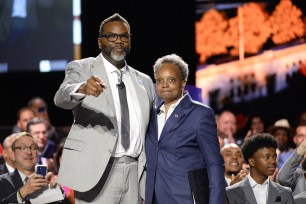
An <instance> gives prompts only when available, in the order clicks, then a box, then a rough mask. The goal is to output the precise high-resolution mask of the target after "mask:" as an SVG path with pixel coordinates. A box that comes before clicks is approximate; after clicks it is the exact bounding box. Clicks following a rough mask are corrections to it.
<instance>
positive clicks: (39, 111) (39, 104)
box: [28, 96, 63, 144]
mask: <svg viewBox="0 0 306 204" xmlns="http://www.w3.org/2000/svg"><path fill="white" fill-rule="evenodd" d="M28 106H30V107H31V108H33V110H34V111H35V112H36V116H37V117H40V118H43V119H44V120H45V121H46V125H47V130H48V138H49V139H50V140H52V141H53V142H54V143H55V144H59V143H60V142H61V141H62V140H63V138H62V136H61V135H60V134H59V132H58V130H57V129H56V128H55V126H53V124H52V123H51V120H50V118H49V112H48V105H47V102H46V100H45V99H43V98H41V97H39V96H35V97H33V98H32V99H30V100H29V102H28Z"/></svg>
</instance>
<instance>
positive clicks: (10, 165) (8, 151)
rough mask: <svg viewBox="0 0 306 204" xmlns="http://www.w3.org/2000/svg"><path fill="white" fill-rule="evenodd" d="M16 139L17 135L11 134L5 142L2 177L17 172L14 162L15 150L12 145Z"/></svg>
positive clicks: (1, 165)
mask: <svg viewBox="0 0 306 204" xmlns="http://www.w3.org/2000/svg"><path fill="white" fill-rule="evenodd" d="M15 138H16V134H15V133H14V134H11V135H9V136H7V137H6V138H5V139H4V141H3V152H2V153H3V160H4V163H3V164H0V175H1V174H5V173H8V172H13V171H14V170H15V164H14V161H13V150H12V143H13V142H14V140H15Z"/></svg>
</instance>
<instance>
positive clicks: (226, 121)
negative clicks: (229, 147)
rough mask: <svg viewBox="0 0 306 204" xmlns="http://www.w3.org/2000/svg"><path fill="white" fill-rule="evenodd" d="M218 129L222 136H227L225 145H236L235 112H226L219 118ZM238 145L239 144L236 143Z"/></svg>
mask: <svg viewBox="0 0 306 204" xmlns="http://www.w3.org/2000/svg"><path fill="white" fill-rule="evenodd" d="M217 128H218V132H221V133H220V134H222V133H223V134H225V135H226V138H224V144H229V143H236V139H235V134H236V132H237V119H236V116H235V114H234V113H233V112H231V111H229V110H224V111H223V112H222V113H220V115H219V116H218V117H217ZM236 144H237V143H236Z"/></svg>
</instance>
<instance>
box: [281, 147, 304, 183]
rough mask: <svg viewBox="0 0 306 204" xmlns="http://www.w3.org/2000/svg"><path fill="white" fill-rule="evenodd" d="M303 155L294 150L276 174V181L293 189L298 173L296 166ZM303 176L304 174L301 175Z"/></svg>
mask: <svg viewBox="0 0 306 204" xmlns="http://www.w3.org/2000/svg"><path fill="white" fill-rule="evenodd" d="M302 159H303V157H302V156H300V155H299V154H298V153H297V152H296V151H294V152H293V154H292V155H291V156H290V157H289V159H288V160H287V161H286V162H285V164H284V165H283V166H282V168H281V169H280V171H279V172H278V175H277V180H278V182H279V183H280V184H281V185H283V186H287V187H290V188H291V189H294V188H295V186H296V183H297V179H298V178H297V177H299V173H298V171H296V170H297V167H298V166H299V165H300V162H301V161H302ZM302 176H303V177H304V175H302Z"/></svg>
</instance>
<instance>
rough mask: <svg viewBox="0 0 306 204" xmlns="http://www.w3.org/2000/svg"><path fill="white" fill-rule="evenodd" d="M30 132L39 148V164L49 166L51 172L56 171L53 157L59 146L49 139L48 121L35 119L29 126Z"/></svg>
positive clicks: (28, 130)
mask: <svg viewBox="0 0 306 204" xmlns="http://www.w3.org/2000/svg"><path fill="white" fill-rule="evenodd" d="M27 132H29V133H30V134H31V135H32V136H33V138H34V140H35V142H36V143H37V146H38V164H44V165H47V166H48V169H49V171H52V172H54V171H55V170H56V166H55V163H54V161H53V156H54V154H55V152H56V150H57V145H56V144H55V143H54V142H53V141H51V140H50V139H49V138H48V129H47V121H46V120H45V119H43V118H39V117H35V118H32V119H31V120H29V122H28V124H27Z"/></svg>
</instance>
